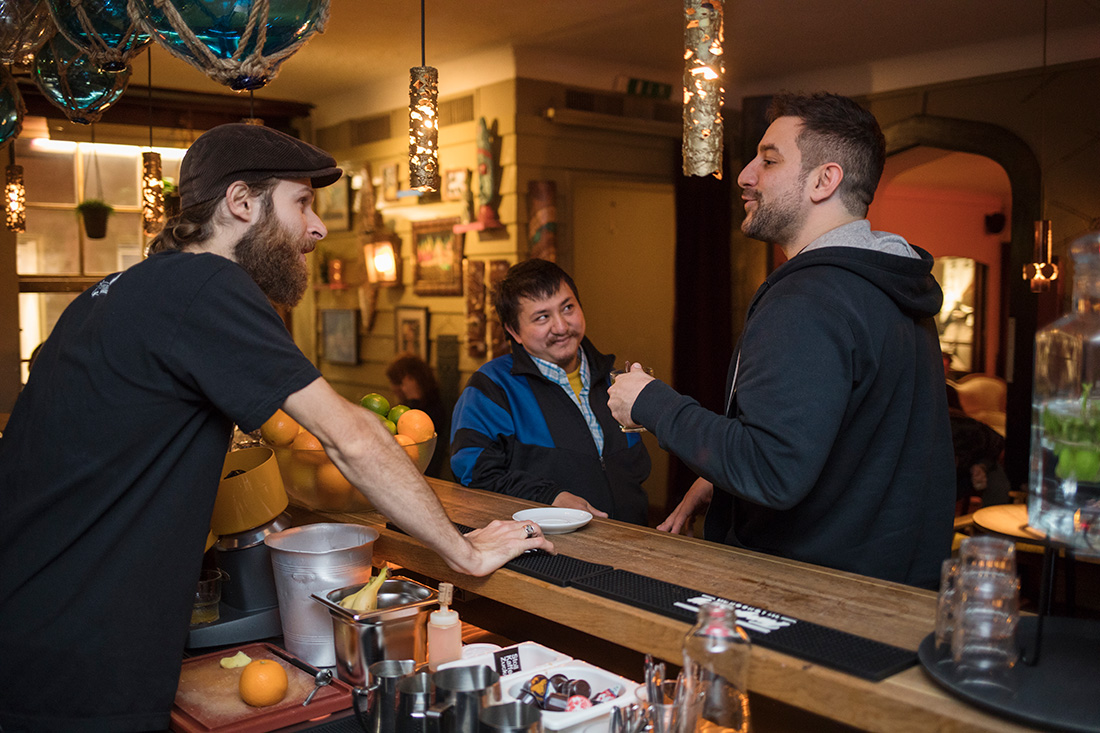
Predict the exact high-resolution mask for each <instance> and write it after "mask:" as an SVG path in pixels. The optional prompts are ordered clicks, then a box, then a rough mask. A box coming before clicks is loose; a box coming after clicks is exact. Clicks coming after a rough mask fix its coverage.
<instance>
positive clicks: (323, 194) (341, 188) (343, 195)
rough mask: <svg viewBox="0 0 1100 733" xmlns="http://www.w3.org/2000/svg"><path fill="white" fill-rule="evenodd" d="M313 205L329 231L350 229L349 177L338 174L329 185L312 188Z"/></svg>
mask: <svg viewBox="0 0 1100 733" xmlns="http://www.w3.org/2000/svg"><path fill="white" fill-rule="evenodd" d="M314 194H315V195H316V197H317V198H316V200H315V203H314V206H315V207H316V210H317V216H319V217H321V221H322V222H324V224H325V227H326V228H327V229H328V230H329V231H330V232H346V231H348V230H349V229H351V179H350V178H348V177H347V176H340V180H338V181H337V182H336V183H334V184H332V185H331V186H325V187H324V188H318V189H315V190H314Z"/></svg>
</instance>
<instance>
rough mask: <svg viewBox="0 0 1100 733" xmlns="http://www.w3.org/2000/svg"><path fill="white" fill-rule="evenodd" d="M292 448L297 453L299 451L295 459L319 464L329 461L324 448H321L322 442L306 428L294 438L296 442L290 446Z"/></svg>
mask: <svg viewBox="0 0 1100 733" xmlns="http://www.w3.org/2000/svg"><path fill="white" fill-rule="evenodd" d="M290 447H291V448H292V449H294V450H295V451H299V452H298V453H295V454H294V457H295V458H301V459H302V460H303V461H305V462H307V463H318V464H319V463H324V462H325V461H326V460H327V459H328V457H327V456H326V455H325V449H324V447H322V446H321V441H319V440H317V436H315V435H314V434H313V433H311V432H309V431H308V430H306V429H305V428H302V432H300V433H298V436H297V437H296V438H294V442H293V443H291V444H290Z"/></svg>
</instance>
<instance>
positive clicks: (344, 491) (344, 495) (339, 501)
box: [317, 462, 355, 511]
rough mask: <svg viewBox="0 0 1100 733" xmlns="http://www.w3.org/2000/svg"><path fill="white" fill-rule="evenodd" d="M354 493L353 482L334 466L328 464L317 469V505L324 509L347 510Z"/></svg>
mask: <svg viewBox="0 0 1100 733" xmlns="http://www.w3.org/2000/svg"><path fill="white" fill-rule="evenodd" d="M353 491H355V489H354V488H353V487H352V485H351V482H350V481H348V480H347V479H346V478H344V474H342V473H340V469H339V468H337V467H336V466H335V465H334V464H332V463H327V462H326V463H322V464H321V465H320V466H318V467H317V503H318V504H319V505H320V506H321V508H322V509H328V510H330V511H340V510H342V509H346V508H347V506H348V504H350V503H351V499H352V492H353Z"/></svg>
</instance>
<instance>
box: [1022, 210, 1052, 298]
mask: <svg viewBox="0 0 1100 733" xmlns="http://www.w3.org/2000/svg"><path fill="white" fill-rule="evenodd" d="M1053 252H1054V229H1053V227H1052V226H1051V221H1050V219H1041V220H1039V221H1037V222H1035V253H1034V256H1033V258H1032V259H1033V261H1032V262H1029V263H1027V264H1026V265H1024V280H1028V281H1030V282H1031V292H1033V293H1042V292H1046V291H1047V290H1050V285H1051V283H1052V282H1054V281H1055V280H1057V279H1058V265H1056V264H1054V261H1053V259H1054V258H1053V256H1052V255H1053Z"/></svg>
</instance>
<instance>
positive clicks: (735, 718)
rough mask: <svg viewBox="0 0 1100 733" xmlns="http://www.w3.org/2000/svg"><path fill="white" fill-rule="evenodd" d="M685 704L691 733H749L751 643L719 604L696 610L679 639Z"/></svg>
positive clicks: (731, 612)
mask: <svg viewBox="0 0 1100 733" xmlns="http://www.w3.org/2000/svg"><path fill="white" fill-rule="evenodd" d="M683 653H684V679H685V683H686V695H685V703H686V704H687V705H688V706H690V707H691V708H692V710H691V711H690V712H689V715H688V717H687V719H688V720H695V721H696V723H695V730H696V731H706V733H751V731H752V725H751V716H750V715H749V695H748V681H749V659H750V657H751V655H752V643H751V642H750V641H749V636H748V634H746V633H745V630H744V629H742V628H741V627H740V626H738V625H737V618H736V614H735V613H734V610H733V609H732V608H730V607H729V606H726V605H723V604H720V603H708V604H706V605H705V606H703V607H702V608H700V609H699V616H698V620H697V621H696V622H695V625H694V626H693V627H692V628H691V630H690V631H689V632H688V633H687V635H686V636H685V637H684V642H683Z"/></svg>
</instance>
